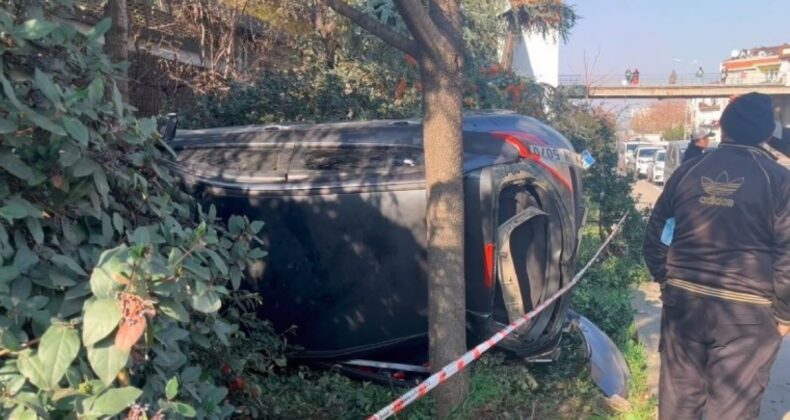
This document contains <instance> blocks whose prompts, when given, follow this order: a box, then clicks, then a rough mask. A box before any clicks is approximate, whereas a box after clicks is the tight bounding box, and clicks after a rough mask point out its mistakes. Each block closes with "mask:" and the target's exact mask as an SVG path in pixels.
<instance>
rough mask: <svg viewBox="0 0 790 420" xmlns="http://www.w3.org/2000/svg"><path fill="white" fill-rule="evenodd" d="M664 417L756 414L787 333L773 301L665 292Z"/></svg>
mask: <svg viewBox="0 0 790 420" xmlns="http://www.w3.org/2000/svg"><path fill="white" fill-rule="evenodd" d="M662 299H663V301H664V309H663V314H662V317H661V341H660V344H659V351H660V352H661V378H660V382H659V394H658V395H659V417H660V419H662V420H663V419H666V420H670V419H672V420H681V419H701V418H702V412H703V408H704V410H705V412H706V417H707V418H708V419H716V420H720V419H725V420H726V419H738V420H741V419H756V418H757V416H758V414H759V411H760V402H761V400H762V395H763V391H765V387H766V385H767V384H768V376H769V371H770V369H771V365H772V364H773V362H774V359H775V358H776V354H777V352H778V350H779V345H780V344H781V341H782V338H781V337H780V336H779V332H778V331H777V328H776V321H774V318H773V315H772V313H771V307H770V305H756V304H750V303H739V302H733V301H729V300H723V299H719V298H715V297H708V296H703V295H697V294H694V293H692V292H688V291H685V290H681V289H678V288H675V287H673V286H666V287H665V288H664V291H663V293H662Z"/></svg>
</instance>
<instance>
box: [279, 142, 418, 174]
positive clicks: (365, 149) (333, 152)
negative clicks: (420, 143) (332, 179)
mask: <svg viewBox="0 0 790 420" xmlns="http://www.w3.org/2000/svg"><path fill="white" fill-rule="evenodd" d="M423 156H424V155H423V153H422V150H421V149H420V148H414V147H389V146H316V147H303V148H301V150H300V152H299V153H297V155H296V156H295V157H294V159H293V161H292V162H291V166H290V168H289V172H290V171H293V170H306V171H324V172H327V173H352V172H359V171H361V170H362V171H371V172H392V171H396V172H410V171H413V170H422V168H423V166H424V158H423Z"/></svg>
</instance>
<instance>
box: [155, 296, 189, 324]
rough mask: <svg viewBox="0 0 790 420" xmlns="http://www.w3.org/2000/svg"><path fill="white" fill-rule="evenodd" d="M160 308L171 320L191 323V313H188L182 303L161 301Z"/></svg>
mask: <svg viewBox="0 0 790 420" xmlns="http://www.w3.org/2000/svg"><path fill="white" fill-rule="evenodd" d="M158 306H159V310H160V311H161V312H162V313H163V314H165V315H167V316H169V317H170V318H173V319H175V320H178V321H181V322H189V312H187V310H186V308H184V305H182V304H181V302H176V301H173V300H170V299H162V300H161V301H159V305H158Z"/></svg>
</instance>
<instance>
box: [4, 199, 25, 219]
mask: <svg viewBox="0 0 790 420" xmlns="http://www.w3.org/2000/svg"><path fill="white" fill-rule="evenodd" d="M0 216H2V217H3V218H4V219H6V220H8V221H9V222H13V221H14V220H16V219H23V218H25V217H27V209H26V208H25V207H24V206H22V205H21V204H17V203H12V204H9V205H7V206H3V207H0Z"/></svg>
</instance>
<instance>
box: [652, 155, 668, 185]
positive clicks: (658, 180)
mask: <svg viewBox="0 0 790 420" xmlns="http://www.w3.org/2000/svg"><path fill="white" fill-rule="evenodd" d="M666 157H667V151H666V150H659V151H658V152H656V154H655V156H653V161H652V162H650V166H649V167H648V169H647V180H648V181H650V182H652V183H654V184H663V183H664V165H665V163H666Z"/></svg>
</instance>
